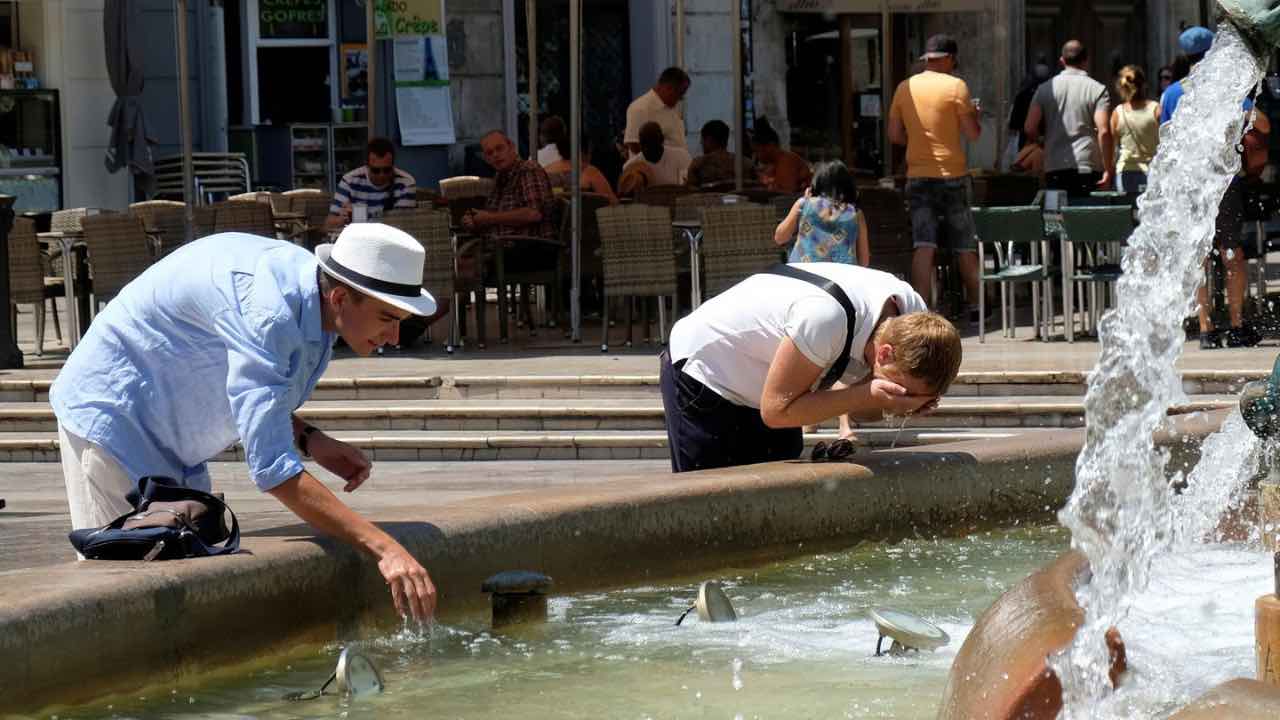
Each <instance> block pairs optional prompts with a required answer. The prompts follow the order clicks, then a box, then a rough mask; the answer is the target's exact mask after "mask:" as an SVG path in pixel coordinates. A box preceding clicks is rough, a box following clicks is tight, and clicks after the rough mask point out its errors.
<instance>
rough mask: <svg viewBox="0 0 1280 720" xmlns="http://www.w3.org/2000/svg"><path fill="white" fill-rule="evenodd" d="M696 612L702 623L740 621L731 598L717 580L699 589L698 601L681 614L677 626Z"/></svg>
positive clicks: (706, 583) (708, 582)
mask: <svg viewBox="0 0 1280 720" xmlns="http://www.w3.org/2000/svg"><path fill="white" fill-rule="evenodd" d="M694 610H697V611H698V619H699V620H701V621H702V622H713V623H718V622H734V621H736V620H737V619H738V613H737V611H735V610H734V609H733V603H732V602H730V600H729V596H728V595H725V594H724V588H722V587H720V583H718V582H716V581H715V580H708V581H706V582H704V583H702V585H701V586H700V587H699V588H698V600H697V601H696V602H695V603H694V604H693V605H690V606H689V609H688V610H685V611H684V612H682V613H680V618H679V619H678V620H676V625H677V626H678V625H680V623H682V622H684V619H685V617H686V616H687V615H688V614H689V613H691V612H693V611H694Z"/></svg>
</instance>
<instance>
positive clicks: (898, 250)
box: [858, 187, 936, 307]
mask: <svg viewBox="0 0 1280 720" xmlns="http://www.w3.org/2000/svg"><path fill="white" fill-rule="evenodd" d="M858 209H859V210H861V211H862V213H863V216H864V217H865V218H866V221H867V242H868V245H869V247H870V250H871V267H873V268H875V269H877V270H883V271H885V272H887V273H890V274H892V275H897V276H898V277H900V278H903V279H907V280H910V278H911V256H912V254H913V252H914V251H913V249H912V241H911V215H910V213H909V212H908V211H907V201H906V199H905V198H904V197H903V195H902V194H901V193H899V192H898V191H896V190H889V189H887V188H881V187H860V188H858ZM935 287H936V286H935ZM926 299H927V298H926ZM933 307H936V305H934V306H933Z"/></svg>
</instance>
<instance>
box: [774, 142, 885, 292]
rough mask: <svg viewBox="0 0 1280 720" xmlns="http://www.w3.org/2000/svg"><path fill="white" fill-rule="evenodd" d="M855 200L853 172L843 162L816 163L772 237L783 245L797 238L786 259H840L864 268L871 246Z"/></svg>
mask: <svg viewBox="0 0 1280 720" xmlns="http://www.w3.org/2000/svg"><path fill="white" fill-rule="evenodd" d="M856 200H857V190H856V189H855V187H854V184H853V175H852V174H850V172H849V169H848V168H847V167H845V165H844V163H842V162H840V161H839V160H836V161H833V162H829V163H824V164H822V165H819V166H818V169H817V172H815V173H814V175H813V183H812V184H811V185H810V186H809V187H808V188H807V189H806V190H805V191H804V197H802V198H800V199H799V200H797V201H796V203H795V205H793V206H792V207H791V212H789V213H787V217H786V219H785V220H783V221H782V222H781V223H779V225H778V229H777V230H776V231H774V233H773V240H774V242H776V243H777V244H779V245H786V244H787V243H788V242H790V241H791V238H792V237H795V238H796V244H795V247H793V248H792V249H791V255H790V257H789V258H788V262H793V263H809V262H839V263H847V264H850V265H853V264H857V265H862V266H864V267H865V266H866V265H867V264H868V263H870V262H871V248H870V245H869V243H868V240H867V221H866V219H865V218H864V217H863V216H862V213H860V212H858V208H857V207H856V206H855V205H854V202H855V201H856ZM797 230H798V231H799V232H798V233H797Z"/></svg>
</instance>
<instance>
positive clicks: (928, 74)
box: [889, 35, 982, 323]
mask: <svg viewBox="0 0 1280 720" xmlns="http://www.w3.org/2000/svg"><path fill="white" fill-rule="evenodd" d="M956 50H957V48H956V41H955V40H954V39H952V38H951V37H950V36H949V35H934V36H933V37H931V38H929V42H928V43H926V45H925V53H924V56H923V57H921V60H924V61H925V69H924V71H923V72H921V73H919V74H917V75H913V76H912V77H910V78H907V79H906V80H904V81H903V82H902V84H900V85H898V89H897V91H895V92H894V94H893V104H892V105H890V107H889V140H890V141H892V142H893V143H894V144H895V145H906V146H907V193H908V199H909V201H910V205H911V232H912V237H913V241H914V243H913V244H914V245H915V255H914V256H913V257H912V259H911V284H912V286H914V287H915V290H916V292H917V293H919V294H920V296H921V297H923V298H925V299H926V300H927V299H929V298H930V297H932V295H933V267H934V265H933V261H934V255H935V254H936V252H937V249H938V245H939V243H940V241H943V240H945V241H946V242H947V243H948V246H949V247H950V248H951V250H952V252H954V253H955V255H956V262H957V263H958V264H959V266H960V276H961V278H962V279H963V280H964V285H965V290H966V291H967V292H968V295H969V297H968V301H969V305H970V312H969V314H970V321H971V322H975V323H976V322H979V321H980V320H979V318H978V317H977V309H976V308H977V301H978V254H977V246H976V245H975V240H974V229H973V215H972V213H971V212H970V211H969V198H970V189H969V175H968V164H967V161H966V159H965V155H964V146H963V145H962V143H961V140H960V138H961V135H963V136H964V137H965V138H968V140H969V141H970V142H975V141H977V139H978V137H979V136H980V135H981V134H982V126H981V125H979V124H978V115H977V110H976V108H975V107H974V104H973V101H972V99H971V98H970V96H969V86H968V85H966V84H965V82H964V81H963V80H961V79H960V78H958V77H955V76H954V75H953V74H952V73H954V72H955V70H956V67H957V63H956Z"/></svg>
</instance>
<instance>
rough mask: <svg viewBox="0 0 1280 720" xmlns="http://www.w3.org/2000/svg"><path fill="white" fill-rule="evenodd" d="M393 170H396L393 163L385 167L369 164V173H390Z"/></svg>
mask: <svg viewBox="0 0 1280 720" xmlns="http://www.w3.org/2000/svg"><path fill="white" fill-rule="evenodd" d="M395 171H396V168H395V166H394V165H388V166H387V167H373V166H372V165H370V166H369V174H370V175H390V174H391V173H393V172H395Z"/></svg>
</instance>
